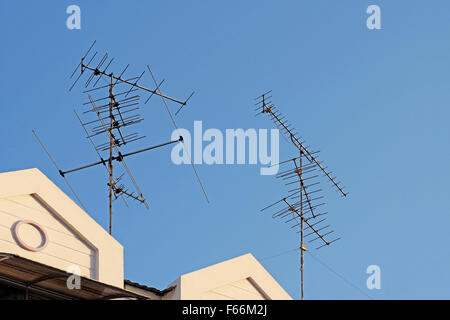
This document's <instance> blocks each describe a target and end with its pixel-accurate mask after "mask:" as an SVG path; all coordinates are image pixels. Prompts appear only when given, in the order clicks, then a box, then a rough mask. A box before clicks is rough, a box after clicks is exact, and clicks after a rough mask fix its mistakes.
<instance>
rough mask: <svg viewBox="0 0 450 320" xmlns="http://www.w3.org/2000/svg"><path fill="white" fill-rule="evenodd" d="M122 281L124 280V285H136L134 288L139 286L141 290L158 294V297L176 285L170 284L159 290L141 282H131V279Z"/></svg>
mask: <svg viewBox="0 0 450 320" xmlns="http://www.w3.org/2000/svg"><path fill="white" fill-rule="evenodd" d="M124 282H125V284H126V285H129V286H133V287H136V288H139V289H142V290H146V291H150V292H151V293H154V294H156V295H157V296H160V297H162V296H164V295H165V294H166V293H169V292H171V291H173V290H174V289H175V288H176V286H170V287H168V288H166V289H164V290H159V289H156V288H153V287H148V286H146V285H143V284H140V283H137V282H133V281H130V280H125V281H124Z"/></svg>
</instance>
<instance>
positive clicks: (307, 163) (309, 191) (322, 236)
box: [255, 91, 348, 300]
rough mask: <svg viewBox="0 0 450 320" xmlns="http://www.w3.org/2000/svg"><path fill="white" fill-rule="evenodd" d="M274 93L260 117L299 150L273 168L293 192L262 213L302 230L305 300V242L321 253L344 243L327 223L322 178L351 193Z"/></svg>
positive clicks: (263, 101) (261, 104)
mask: <svg viewBox="0 0 450 320" xmlns="http://www.w3.org/2000/svg"><path fill="white" fill-rule="evenodd" d="M271 92H272V91H268V92H266V93H264V94H262V95H261V96H259V97H257V98H256V101H257V102H256V104H255V105H256V106H257V108H256V109H255V111H256V112H257V114H256V116H257V115H261V114H266V115H268V116H269V118H270V119H271V120H272V122H273V123H274V125H275V126H276V127H277V128H278V129H279V130H280V132H281V133H282V136H283V137H284V138H285V139H286V141H287V142H288V143H289V144H290V145H292V146H294V147H295V149H296V150H297V152H298V156H297V157H294V158H291V159H289V160H286V161H282V162H280V163H278V164H275V165H272V166H283V167H284V168H285V169H284V171H282V172H279V173H278V174H277V175H276V178H278V179H280V180H282V181H283V182H284V184H285V185H286V186H288V187H290V189H289V190H288V194H287V195H285V196H284V197H282V198H281V199H279V200H278V201H276V202H274V203H272V204H270V205H268V206H266V207H265V208H263V209H261V211H262V212H264V211H266V210H269V209H271V210H275V212H274V213H273V215H272V217H273V218H280V219H284V220H285V222H286V223H290V224H291V228H296V229H298V230H297V233H299V234H300V277H301V280H300V281H301V283H300V288H301V289H300V290H301V292H300V296H301V299H302V300H303V299H304V290H303V283H304V252H305V251H306V250H307V249H306V245H305V240H306V241H308V243H311V244H312V245H315V247H316V249H321V248H323V247H326V246H329V245H331V244H332V243H334V242H336V241H338V240H339V239H340V238H339V237H333V235H334V230H331V229H330V225H329V224H326V222H325V221H326V217H325V216H326V215H327V214H328V212H326V211H324V205H325V202H324V201H323V200H324V196H323V195H322V191H323V190H322V189H321V188H320V187H319V184H320V180H319V179H320V176H324V177H326V180H328V181H329V182H331V183H332V185H333V186H334V187H335V188H336V189H337V190H338V192H339V193H341V194H342V195H343V196H347V194H348V193H346V192H345V191H344V187H341V185H340V182H338V181H336V177H335V176H333V175H332V171H328V169H327V167H325V166H324V165H323V163H322V162H321V161H319V160H318V158H317V154H318V153H319V152H320V151H312V150H311V148H310V146H306V144H305V141H303V140H302V139H301V138H299V136H298V133H297V132H295V129H294V128H293V127H292V126H291V125H290V124H289V122H288V121H287V119H286V117H285V116H283V115H282V114H281V113H280V112H279V111H278V108H277V107H276V106H275V105H274V104H273V103H272V101H271V100H270V99H271V97H272V96H271ZM286 167H287V168H286Z"/></svg>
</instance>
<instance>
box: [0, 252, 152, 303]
mask: <svg viewBox="0 0 450 320" xmlns="http://www.w3.org/2000/svg"><path fill="white" fill-rule="evenodd" d="M70 276H73V275H72V274H70V273H67V272H64V271H62V270H59V269H56V268H53V267H51V266H47V265H45V264H42V263H39V262H35V261H32V260H29V259H25V258H22V257H19V256H17V255H13V254H9V253H0V283H4V284H8V285H10V286H12V287H17V288H21V289H25V290H26V291H29V292H30V293H39V294H41V295H44V296H48V297H49V298H53V299H64V300H65V299H71V300H73V299H75V300H77V299H82V300H85V299H86V300H111V299H119V298H120V299H133V300H143V299H147V297H145V296H142V295H139V294H136V293H133V292H130V291H127V290H124V289H122V288H118V287H114V286H111V285H108V284H105V283H101V282H99V281H95V280H92V279H88V278H85V277H80V288H79V289H69V288H68V286H67V279H68V278H69V277H70Z"/></svg>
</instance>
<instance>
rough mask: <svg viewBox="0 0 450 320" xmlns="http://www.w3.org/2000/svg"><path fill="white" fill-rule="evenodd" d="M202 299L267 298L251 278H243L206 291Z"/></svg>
mask: <svg viewBox="0 0 450 320" xmlns="http://www.w3.org/2000/svg"><path fill="white" fill-rule="evenodd" d="M201 299H202V300H266V299H267V297H266V296H265V295H264V293H263V292H261V291H260V290H259V289H258V288H256V287H255V286H254V285H253V284H252V282H251V280H250V279H241V280H238V281H235V282H232V283H229V284H226V285H224V286H220V287H217V288H214V289H211V290H208V291H206V292H204V293H203V294H202V295H201Z"/></svg>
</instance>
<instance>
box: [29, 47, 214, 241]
mask: <svg viewBox="0 0 450 320" xmlns="http://www.w3.org/2000/svg"><path fill="white" fill-rule="evenodd" d="M95 43H96V41H94V42H93V43H92V45H91V46H90V47H89V49H88V50H87V52H86V54H85V55H84V56H83V57H82V58H81V61H80V63H79V64H78V65H77V67H76V68H75V70H74V71H73V73H72V75H71V76H70V79H73V78H74V77H75V76H76V74H77V72H78V75H77V76H76V77H75V79H74V81H73V83H72V85H71V86H70V89H69V91H72V89H73V88H74V87H75V85H76V84H77V83H78V82H79V80H80V79H82V77H83V75H86V80H85V83H84V91H83V93H84V94H86V95H87V99H86V101H85V102H84V103H83V105H82V107H83V108H84V109H83V111H82V116H80V115H79V113H78V112H77V111H76V110H74V112H75V115H76V117H77V119H78V120H79V122H80V124H81V126H82V127H83V130H84V132H85V133H86V138H87V139H88V140H89V141H90V143H91V144H92V146H93V147H94V150H95V152H96V154H97V156H98V159H99V160H98V161H94V162H91V163H88V164H86V165H83V166H80V167H77V168H73V169H70V170H65V171H63V170H61V169H60V167H59V166H58V165H57V164H56V162H55V160H54V158H53V157H52V156H51V155H50V153H49V151H48V150H47V148H46V147H45V146H44V144H43V143H42V141H41V140H40V139H39V137H38V136H37V134H36V133H35V132H34V131H33V133H34V135H35V136H36V138H37V139H38V141H39V143H40V144H41V145H42V147H43V148H44V150H45V151H46V152H47V154H48V156H49V157H50V159H51V160H52V162H53V164H54V165H55V167H56V168H57V170H58V171H59V174H60V175H61V176H62V177H63V178H64V180H65V181H66V183H67V184H68V186H69V187H70V189H71V190H72V192H73V193H74V195H75V197H76V198H77V199H78V200H79V202H80V203H81V205H82V206H83V208H84V209H85V210H86V208H85V207H84V205H83V203H82V202H81V200H80V198H79V197H78V195H77V194H76V193H75V191H74V189H73V188H72V186H71V185H70V184H69V181H68V179H67V175H68V174H70V173H73V172H77V171H81V170H84V169H87V168H91V167H95V166H99V165H103V166H104V167H105V168H106V170H107V173H108V183H107V187H108V208H109V233H110V234H112V215H113V201H114V200H117V199H119V198H121V199H122V200H123V201H124V202H125V204H126V205H127V206H128V204H127V201H126V199H132V200H135V201H137V202H139V203H142V204H143V205H145V207H146V209H147V210H148V209H149V205H148V202H147V199H146V198H145V197H144V195H143V194H142V192H141V189H140V188H139V186H138V184H137V182H136V179H135V178H134V175H133V174H132V172H131V170H130V168H129V167H128V165H127V164H126V161H125V158H128V157H131V156H134V155H136V154H139V153H142V152H145V151H149V150H153V149H157V148H161V147H164V146H168V145H170V144H174V143H179V142H181V143H184V140H183V137H182V136H181V135H180V136H179V139H176V140H173V141H168V142H164V143H160V144H158V145H154V146H150V147H146V148H143V149H139V150H136V151H130V152H125V151H124V150H123V149H122V148H123V147H125V146H127V145H129V144H130V143H132V142H135V141H138V140H141V139H143V138H145V136H141V135H139V133H138V132H128V130H129V129H130V128H131V127H134V126H135V125H137V124H138V123H140V122H142V121H143V117H142V115H141V114H139V113H138V110H139V103H140V98H141V97H140V95H139V93H144V94H148V96H147V97H146V100H145V102H144V104H146V103H147V102H148V101H149V100H150V99H151V98H152V97H153V96H154V95H156V96H159V97H161V99H162V102H163V104H164V106H165V108H166V110H167V112H168V113H169V115H170V118H171V121H172V124H173V125H174V127H175V129H176V130H178V126H177V124H176V122H175V119H174V117H173V115H172V112H171V111H170V109H169V106H168V103H167V101H170V102H173V103H175V104H177V105H178V106H179V109H178V111H177V114H178V113H179V112H180V110H181V109H182V108H183V107H184V106H186V104H187V102H188V101H189V99H190V98H191V97H192V95H193V94H194V92H192V94H191V95H189V97H188V98H187V99H186V100H184V101H181V100H178V99H175V98H172V97H169V96H167V95H165V94H163V93H162V92H161V90H160V87H161V85H162V84H163V83H164V80H162V81H161V82H159V83H158V82H157V80H156V78H155V76H154V74H153V72H152V71H151V69H150V67H149V66H148V65H147V70H144V71H143V72H142V73H141V74H140V75H139V76H135V77H125V76H124V74H125V72H126V71H127V69H128V67H129V66H130V65H129V64H128V65H126V66H125V68H124V69H123V70H122V71H121V72H120V74H118V75H117V74H116V73H114V72H112V71H108V68H109V67H110V66H111V64H112V63H113V61H114V58H110V59H109V56H108V53H105V54H104V55H103V56H102V57H101V58H99V57H100V56H99V55H98V52H97V51H96V52H95V53H94V52H93V50H92V49H93V47H94V45H95ZM108 59H109V60H108ZM145 71H148V73H149V74H150V76H151V78H152V82H153V83H154V86H155V87H154V89H149V88H147V87H145V86H143V85H141V84H140V83H138V82H139V81H140V80H141V79H142V77H143V76H144V74H145ZM101 79H103V80H104V81H105V84H102V85H100V86H97V84H98V83H99V82H100V80H101ZM105 91H106V92H105ZM83 116H84V117H85V118H86V119H85V120H82V117H83ZM101 137H103V138H105V137H106V141H105V140H103V141H101V142H99V141H98V140H99V139H100V138H101ZM184 151H185V152H186V153H187V155H188V156H189V158H191V156H190V154H188V150H187V148H184ZM116 162H118V163H120V164H121V167H122V169H123V171H124V172H122V173H120V174H119V173H118V170H117V169H119V168H120V167H119V168H116V167H115V166H114V164H115V163H116ZM191 165H192V168H193V170H194V173H195V176H196V178H197V180H198V183H199V184H200V186H201V188H202V191H203V194H204V196H205V198H206V200H207V201H208V203H209V199H208V196H207V194H206V191H205V188H204V186H203V184H202V182H201V180H200V177H199V175H198V173H197V170H196V168H195V166H194V164H193V162H192V159H191ZM124 177H127V178H128V180H129V181H130V182H131V184H132V185H133V189H134V190H130V189H128V188H127V187H125V184H124V182H123V178H124Z"/></svg>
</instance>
